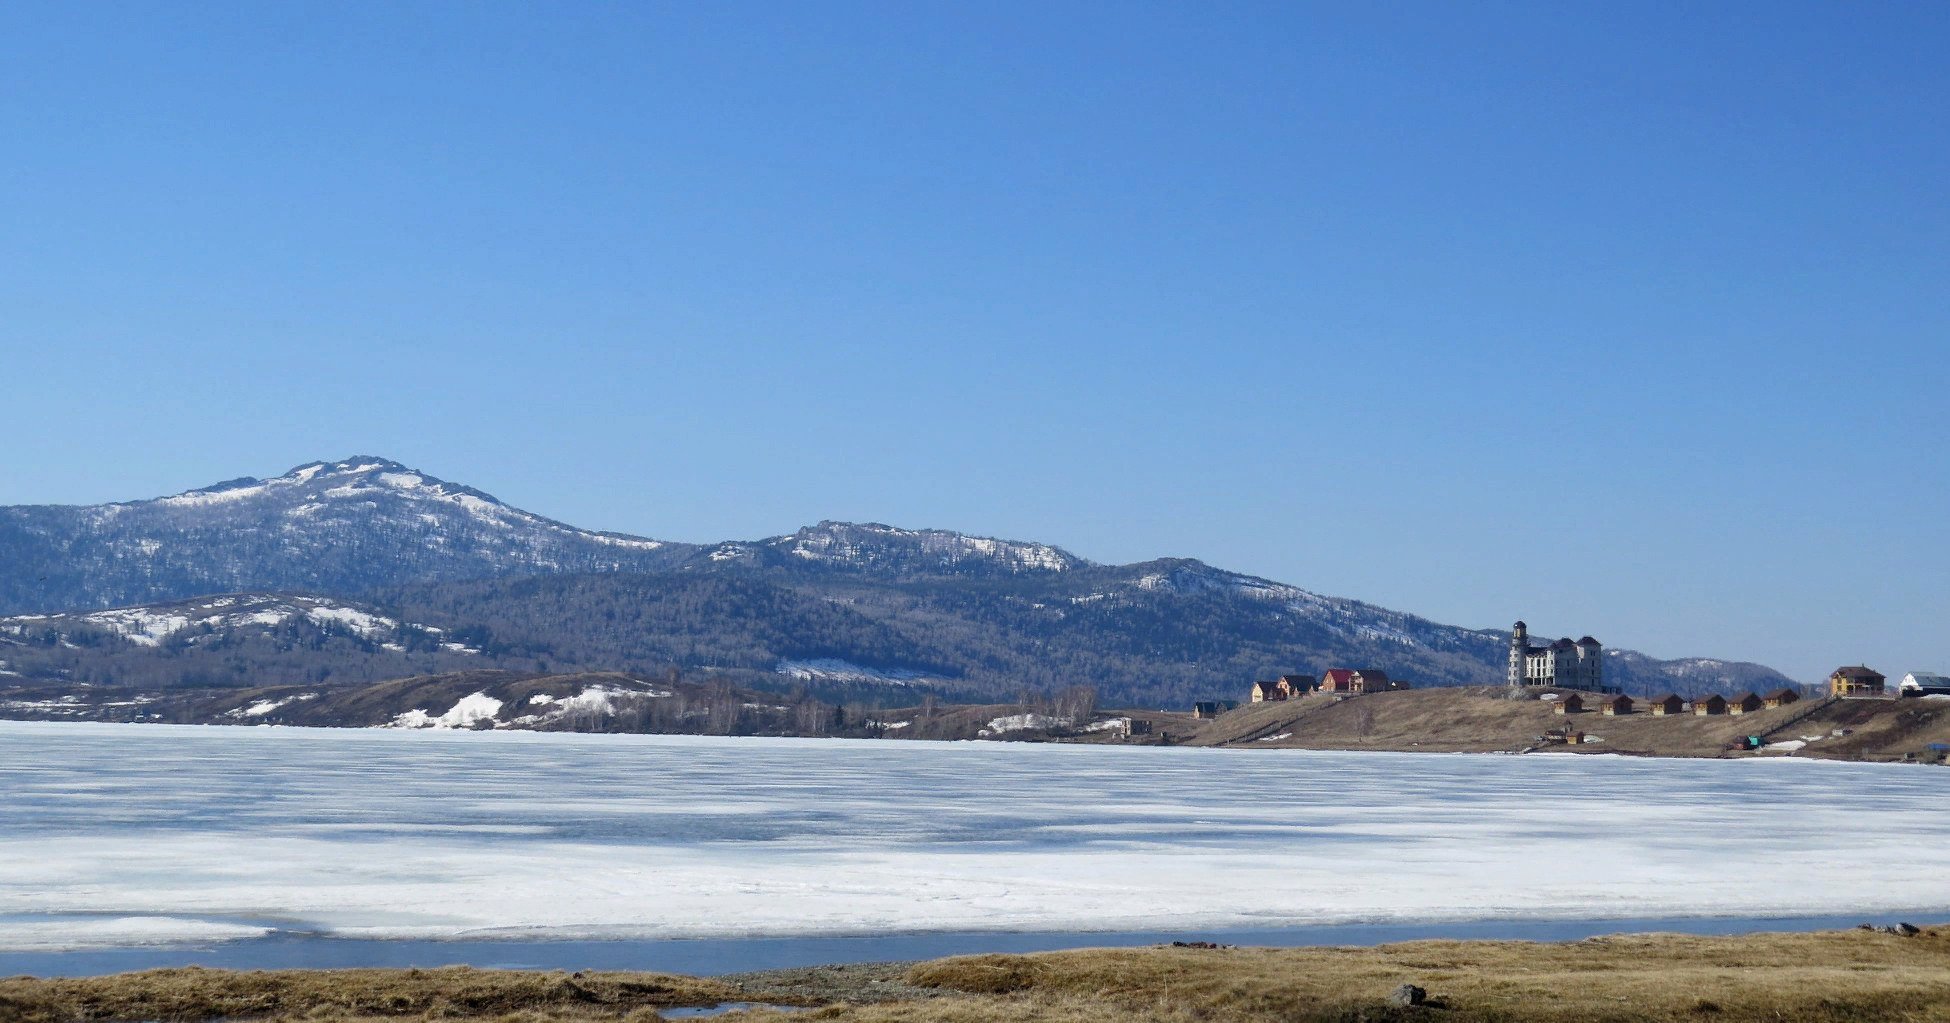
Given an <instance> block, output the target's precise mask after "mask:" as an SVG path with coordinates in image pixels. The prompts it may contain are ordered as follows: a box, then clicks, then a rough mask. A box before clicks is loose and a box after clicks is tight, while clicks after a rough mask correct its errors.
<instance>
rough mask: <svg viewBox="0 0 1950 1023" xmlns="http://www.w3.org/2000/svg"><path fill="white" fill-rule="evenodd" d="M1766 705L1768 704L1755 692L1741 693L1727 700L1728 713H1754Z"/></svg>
mask: <svg viewBox="0 0 1950 1023" xmlns="http://www.w3.org/2000/svg"><path fill="white" fill-rule="evenodd" d="M1764 706H1766V704H1765V703H1763V702H1762V701H1761V698H1760V697H1758V696H1756V695H1754V694H1753V693H1741V694H1740V695H1739V696H1736V697H1734V698H1733V699H1731V700H1728V701H1727V713H1729V714H1752V713H1753V712H1754V711H1757V710H1759V709H1761V708H1762V707H1764Z"/></svg>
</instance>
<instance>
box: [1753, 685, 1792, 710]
mask: <svg viewBox="0 0 1950 1023" xmlns="http://www.w3.org/2000/svg"><path fill="white" fill-rule="evenodd" d="M1799 699H1801V694H1800V693H1797V692H1795V691H1794V690H1792V689H1776V690H1774V691H1773V692H1771V693H1768V694H1767V695H1766V696H1763V697H1761V698H1760V702H1761V703H1762V704H1764V705H1765V706H1768V707H1785V706H1787V705H1788V704H1790V703H1793V702H1795V701H1796V700H1799Z"/></svg>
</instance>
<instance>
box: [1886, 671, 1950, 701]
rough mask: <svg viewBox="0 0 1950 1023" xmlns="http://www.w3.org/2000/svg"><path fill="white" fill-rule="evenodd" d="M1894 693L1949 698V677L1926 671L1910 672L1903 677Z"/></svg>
mask: <svg viewBox="0 0 1950 1023" xmlns="http://www.w3.org/2000/svg"><path fill="white" fill-rule="evenodd" d="M1896 691H1897V692H1899V693H1901V694H1903V695H1904V696H1950V677H1945V676H1943V675H1937V674H1933V673H1931V672H1927V671H1912V672H1910V673H1909V674H1907V675H1904V676H1903V681H1902V684H1901V685H1898V686H1897V687H1896Z"/></svg>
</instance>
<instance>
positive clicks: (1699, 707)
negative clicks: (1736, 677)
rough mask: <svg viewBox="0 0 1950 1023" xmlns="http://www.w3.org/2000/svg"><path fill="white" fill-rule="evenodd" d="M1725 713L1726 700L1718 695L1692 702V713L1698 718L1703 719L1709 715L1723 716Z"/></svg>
mask: <svg viewBox="0 0 1950 1023" xmlns="http://www.w3.org/2000/svg"><path fill="white" fill-rule="evenodd" d="M1726 712H1727V698H1726V697H1724V696H1721V695H1720V694H1718V693H1715V694H1713V695H1712V696H1704V697H1701V698H1700V699H1697V700H1694V701H1693V713H1694V714H1697V715H1699V716H1700V717H1705V716H1707V715H1709V714H1725V713H1726Z"/></svg>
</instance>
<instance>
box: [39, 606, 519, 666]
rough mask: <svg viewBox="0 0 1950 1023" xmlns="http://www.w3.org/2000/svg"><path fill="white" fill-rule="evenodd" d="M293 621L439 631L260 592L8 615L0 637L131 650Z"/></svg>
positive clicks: (365, 629) (365, 633) (384, 634)
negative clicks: (86, 636) (87, 634)
mask: <svg viewBox="0 0 1950 1023" xmlns="http://www.w3.org/2000/svg"><path fill="white" fill-rule="evenodd" d="M299 621H302V622H306V623H309V624H311V625H314V626H317V627H319V628H326V629H332V628H335V629H342V630H344V631H346V632H350V633H351V634H353V635H355V636H358V637H360V638H362V639H370V640H385V639H390V638H392V637H393V636H395V635H396V634H397V633H398V631H399V630H400V629H401V628H402V626H404V627H406V628H410V629H417V630H419V631H421V632H425V633H427V634H429V635H432V636H440V635H441V634H442V630H440V629H439V628H437V627H435V626H432V625H421V624H417V623H411V622H405V623H403V622H401V621H400V620H398V619H396V618H390V617H388V616H386V615H382V614H379V613H378V612H376V611H372V610H370V609H367V608H362V607H359V606H356V605H353V604H349V603H346V602H344V601H337V600H328V599H326V598H324V597H301V596H281V595H265V594H228V595H225V596H221V597H208V598H204V599H201V600H191V601H179V602H177V603H174V604H165V605H157V606H150V607H123V608H111V609H109V610H106V611H77V612H72V613H68V614H54V615H14V616H12V617H9V618H0V634H8V633H11V634H12V635H14V636H25V635H30V634H32V633H34V632H36V631H40V630H46V629H53V630H55V631H56V632H57V633H58V634H60V635H61V636H63V637H64V638H65V637H67V636H69V635H71V634H72V633H73V632H74V631H75V630H77V629H91V630H99V631H102V632H108V633H111V634H114V635H117V636H120V637H122V638H123V639H126V640H128V641H129V642H130V643H134V644H135V645H137V646H149V647H153V646H160V645H162V643H164V642H165V641H167V640H168V639H169V638H170V637H172V636H175V635H176V634H178V633H181V632H185V631H192V630H193V634H192V635H190V636H189V637H188V641H189V642H191V643H195V642H197V641H198V640H200V639H201V638H202V637H203V635H204V633H205V630H206V628H207V630H208V631H209V633H210V634H213V635H223V634H230V633H236V632H238V631H243V630H248V629H251V628H259V629H275V628H278V627H280V626H284V625H289V624H291V623H293V622H299ZM442 647H443V649H446V650H449V651H451V652H454V653H472V654H478V653H480V651H479V650H476V649H474V648H472V647H468V646H465V645H462V644H459V643H451V642H449V643H443V644H442Z"/></svg>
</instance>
